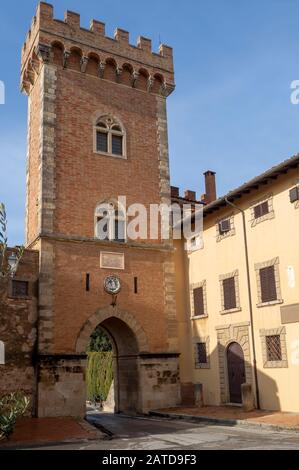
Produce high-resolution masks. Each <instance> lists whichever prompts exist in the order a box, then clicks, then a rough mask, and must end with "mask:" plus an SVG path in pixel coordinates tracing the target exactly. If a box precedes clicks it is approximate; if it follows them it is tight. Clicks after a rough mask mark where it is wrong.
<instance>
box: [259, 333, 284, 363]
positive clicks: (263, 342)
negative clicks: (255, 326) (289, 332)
mask: <svg viewBox="0 0 299 470" xmlns="http://www.w3.org/2000/svg"><path fill="white" fill-rule="evenodd" d="M276 335H277V336H280V347H281V357H282V360H281V361H268V358H267V345H266V336H276ZM260 337H261V342H262V355H263V367H264V369H269V368H271V369H274V368H277V369H278V368H287V367H288V358H287V342H286V328H285V326H281V327H278V328H272V329H270V330H265V329H263V330H260Z"/></svg>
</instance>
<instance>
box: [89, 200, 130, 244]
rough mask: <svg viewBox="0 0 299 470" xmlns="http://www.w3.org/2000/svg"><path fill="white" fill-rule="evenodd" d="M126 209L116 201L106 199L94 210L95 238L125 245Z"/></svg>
mask: <svg viewBox="0 0 299 470" xmlns="http://www.w3.org/2000/svg"><path fill="white" fill-rule="evenodd" d="M126 229H127V217H126V208H125V207H123V206H122V204H121V202H120V201H119V200H116V199H106V200H104V201H102V202H101V203H99V204H97V206H96V209H95V238H98V239H100V240H110V241H118V242H121V243H125V242H126V239H127V233H126Z"/></svg>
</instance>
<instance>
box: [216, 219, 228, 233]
mask: <svg viewBox="0 0 299 470" xmlns="http://www.w3.org/2000/svg"><path fill="white" fill-rule="evenodd" d="M218 227H219V233H220V235H224V234H225V233H228V232H229V231H230V229H231V226H230V220H229V219H225V220H221V221H220V222H219V224H218Z"/></svg>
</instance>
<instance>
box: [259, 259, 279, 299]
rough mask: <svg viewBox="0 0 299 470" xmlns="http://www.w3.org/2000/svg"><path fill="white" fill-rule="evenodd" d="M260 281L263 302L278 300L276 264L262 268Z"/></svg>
mask: <svg viewBox="0 0 299 470" xmlns="http://www.w3.org/2000/svg"><path fill="white" fill-rule="evenodd" d="M260 282H261V300H262V303H264V302H271V301H274V300H277V291H276V282H275V267H274V266H268V267H266V268H262V269H260Z"/></svg>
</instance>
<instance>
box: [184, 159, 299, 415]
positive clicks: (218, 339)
mask: <svg viewBox="0 0 299 470" xmlns="http://www.w3.org/2000/svg"><path fill="white" fill-rule="evenodd" d="M298 165H299V156H298V155H296V156H294V157H292V158H290V159H289V160H286V161H284V162H283V163H281V164H280V165H278V166H276V167H273V168H271V169H270V170H269V171H267V172H265V173H264V174H262V175H260V176H258V177H256V178H254V179H253V180H251V181H249V182H248V183H246V184H244V185H243V186H241V187H239V188H237V189H236V190H234V191H231V192H230V193H228V195H227V196H226V197H222V198H219V199H216V200H214V201H213V200H212V199H213V194H212V197H210V198H208V200H212V202H209V203H208V204H207V205H205V207H204V211H203V213H204V228H203V240H202V243H201V244H200V246H201V248H200V249H198V248H196V249H194V250H192V249H191V250H189V251H186V250H185V249H184V243H183V242H182V241H177V242H176V254H175V256H176V273H177V274H176V276H177V277H176V287H177V315H178V321H179V330H180V351H181V382H182V399H183V403H185V404H187V403H190V401H192V399H193V397H194V391H195V396H196V395H197V396H199V395H201V398H202V399H203V402H204V404H205V405H220V404H227V403H234V404H241V403H242V388H243V401H244V386H243V387H242V384H244V383H246V384H249V385H251V387H249V390H250V388H251V391H252V397H253V399H254V401H255V405H259V406H260V408H261V409H267V410H284V411H296V412H298V411H299V394H298V390H299V167H298ZM209 196H211V195H209ZM247 390H248V387H247Z"/></svg>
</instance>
